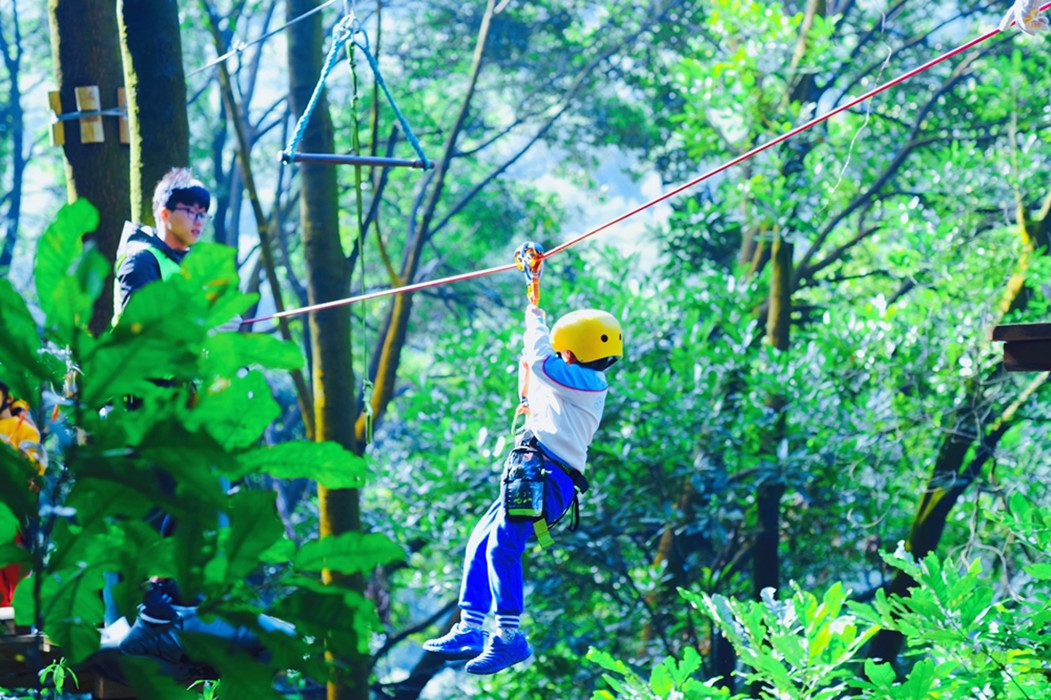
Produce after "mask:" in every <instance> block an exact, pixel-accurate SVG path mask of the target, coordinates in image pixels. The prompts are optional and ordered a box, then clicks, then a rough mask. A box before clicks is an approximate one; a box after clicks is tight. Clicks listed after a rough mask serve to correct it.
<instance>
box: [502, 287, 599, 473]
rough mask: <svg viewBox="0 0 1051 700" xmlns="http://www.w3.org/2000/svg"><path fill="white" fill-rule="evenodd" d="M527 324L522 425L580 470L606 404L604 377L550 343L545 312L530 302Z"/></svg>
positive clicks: (550, 451) (560, 458) (551, 452)
mask: <svg viewBox="0 0 1051 700" xmlns="http://www.w3.org/2000/svg"><path fill="white" fill-rule="evenodd" d="M525 327H526V330H525V349H524V351H523V358H524V360H525V362H526V364H527V365H528V367H529V382H528V387H527V389H526V397H527V398H528V400H529V415H528V416H527V417H526V428H527V429H528V430H531V431H532V432H533V434H534V435H535V436H536V439H537V441H538V442H539V443H540V446H541V447H542V448H543V450H544V452H546V453H547V454H548V455H549V456H550V457H552V458H554V459H556V460H558V461H559V462H562V463H563V464H565V465H567V466H569V467H572V468H573V469H576V470H578V471H579V472H580V473H581V474H583V473H584V470H585V469H586V468H587V462H588V446H589V445H590V444H591V440H592V438H593V437H594V436H595V431H596V430H598V425H599V421H600V420H601V419H602V409H603V408H604V407H605V405H606V393H607V392H608V391H609V385H608V384H607V383H606V376H605V375H604V374H603V373H602V372H599V371H596V370H593V369H588V368H586V367H582V366H581V365H579V364H572V365H570V364H567V363H566V362H565V361H563V360H562V358H560V357H559V356H558V355H557V354H556V353H555V350H554V348H552V347H551V332H550V331H549V330H548V328H547V324H545V323H544V312H543V311H541V310H540V309H538V308H537V307H535V306H533V305H532V304H530V305H529V306H528V307H527V308H526V314H525Z"/></svg>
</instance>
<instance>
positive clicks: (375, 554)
mask: <svg viewBox="0 0 1051 700" xmlns="http://www.w3.org/2000/svg"><path fill="white" fill-rule="evenodd" d="M404 556H405V552H404V551H403V550H402V548H401V547H399V546H398V545H397V544H395V543H394V542H392V541H391V540H390V538H389V537H387V536H386V535H382V534H378V533H369V534H364V533H361V532H347V533H344V534H342V535H333V536H330V537H322V538H321V539H318V540H311V541H310V542H307V543H306V544H304V545H303V546H302V547H300V548H299V552H297V553H296V560H295V566H296V569H298V570H300V571H321V570H322V569H332V570H333V571H339V572H341V573H344V574H353V573H358V572H360V571H369V570H371V569H373V568H374V567H376V566H380V565H383V564H389V563H390V562H392V561H398V560H400V559H402V558H403V557H404Z"/></svg>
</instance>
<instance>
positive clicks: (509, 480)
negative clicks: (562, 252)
mask: <svg viewBox="0 0 1051 700" xmlns="http://www.w3.org/2000/svg"><path fill="white" fill-rule="evenodd" d="M527 246H529V247H530V250H531V251H532V252H533V253H534V254H535V253H536V252H537V251H536V247H534V246H533V244H529V243H527V244H526V245H525V246H523V247H522V248H520V249H519V252H518V253H517V254H516V262H519V266H520V267H522V263H521V258H522V257H523V255H522V252H523V250H524V249H526V247H527ZM540 253H542V249H541V250H540ZM533 259H534V260H535V265H530V267H532V268H533V275H534V277H533V280H534V281H533V292H532V293H531V294H530V297H531V299H530V303H529V304H528V305H527V306H526V312H525V338H524V341H525V342H524V344H525V348H524V351H523V363H522V364H523V368H524V369H523V371H524V373H525V374H524V377H525V380H524V381H523V382H521V384H524V385H525V386H524V387H521V386H520V389H521V390H522V394H523V406H527V407H528V409H527V412H526V421H525V427H524V429H523V430H522V431H521V432H519V433H518V434H517V436H516V440H515V447H514V449H513V450H512V451H511V454H509V455H508V457H507V460H506V462H505V465H504V474H503V478H502V484H501V498H498V499H497V500H496V502H495V503H493V505H492V507H490V508H489V510H488V512H487V513H486V514H485V515H484V516H483V517H482V519H481V520H480V521H479V522H478V524H477V525H476V526H475V528H474V531H473V532H472V533H471V537H470V540H469V541H468V543H467V554H466V557H465V560H464V568H463V580H462V583H461V587H460V621H459V622H458V623H457V624H455V625H454V626H453V628H452V630H451V631H450V632H449V633H448V634H446V635H444V636H442V637H439V638H437V639H432V640H430V641H427V642H425V643H424V645H423V648H424V649H425V650H426V651H429V652H432V653H435V654H441V655H442V656H445V657H446V658H449V659H471V660H470V661H468V663H467V667H466V668H467V671H468V672H469V673H475V674H490V673H496V672H497V671H501V670H503V669H505V668H507V667H508V666H511V665H512V664H516V663H518V662H520V661H523V660H525V659H527V658H528V657H529V656H530V655H531V654H532V653H533V652H532V649H530V647H529V642H528V641H527V640H526V637H525V635H524V634H522V632H520V631H519V628H518V627H519V620H520V618H521V615H522V608H523V600H522V597H523V595H522V589H523V578H522V554H523V552H524V551H525V546H526V543H527V542H528V541H529V540H530V539H531V538H533V536H534V535H535V536H536V537H537V538H538V540H539V541H540V543H541V544H542V545H543V544H546V543H549V542H550V541H551V540H550V535H549V534H548V530H547V526H548V525H549V524H554V523H555V522H557V521H558V520H559V519H560V518H562V516H563V515H565V514H566V512H567V511H568V510H569V508H570V506H571V505H573V506H575V505H576V497H577V495H576V491H578V490H579V491H580V492H581V493H583V492H585V491H586V490H587V488H588V486H587V479H586V478H585V477H584V470H585V468H586V466H587V448H588V446H589V445H590V444H591V440H592V438H593V437H594V435H595V431H596V430H597V429H598V426H599V421H600V420H601V418H602V410H603V407H604V405H605V401H606V393H607V391H608V389H609V385H608V384H607V383H606V377H605V375H604V374H603V371H604V370H605V369H606V368H608V367H609V366H610V365H612V364H613V363H614V362H616V361H617V360H618V359H619V358H620V357H622V356H623V354H624V350H623V348H624V341H623V336H622V333H621V328H620V324H619V323H618V322H617V319H615V318H614V317H613V316H612V315H610V314H608V313H606V312H605V311H596V310H594V309H584V310H580V311H574V312H572V313H570V314H567V315H566V316H563V317H562V318H561V319H559V320H558V322H557V323H556V324H555V326H554V328H553V329H552V330H551V331H550V332H549V331H548V327H547V325H546V324H545V317H544V312H543V311H541V310H540V309H539V308H538V307H537V306H536V301H538V299H539V292H538V291H537V289H538V288H537V286H536V284H537V283H536V280H538V279H539V274H540V264H541V260H542V258H540V255H539V254H536V255H535V256H534V258H533ZM523 269H524V268H523ZM528 274H529V273H528V272H527V276H528ZM490 612H494V613H495V614H496V625H497V633H496V634H495V635H492V636H491V637H490V636H489V635H488V634H487V632H485V631H484V630H483V629H482V625H483V623H484V622H485V619H486V616H487V615H488V614H489V613H490Z"/></svg>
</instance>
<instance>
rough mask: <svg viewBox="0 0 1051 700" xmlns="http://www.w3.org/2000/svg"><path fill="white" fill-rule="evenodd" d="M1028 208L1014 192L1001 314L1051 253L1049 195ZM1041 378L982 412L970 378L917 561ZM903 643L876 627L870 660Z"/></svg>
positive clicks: (924, 518) (894, 591)
mask: <svg viewBox="0 0 1051 700" xmlns="http://www.w3.org/2000/svg"><path fill="white" fill-rule="evenodd" d="M1027 211H1028V207H1026V206H1023V204H1022V201H1021V196H1019V202H1018V230H1019V234H1020V236H1021V238H1022V249H1023V255H1022V259H1021V260H1020V261H1019V263H1018V272H1017V273H1016V274H1015V275H1014V276H1013V277H1012V279H1011V280H1010V281H1009V282H1008V284H1007V289H1006V290H1005V295H1004V299H1003V301H1002V304H1001V308H1000V310H999V311H1000V314H1001V318H1002V316H1003V315H1006V314H1007V313H1008V312H1010V311H1017V310H1020V309H1022V308H1024V306H1025V304H1026V300H1027V299H1028V298H1029V297H1030V294H1029V291H1028V286H1027V285H1026V271H1027V269H1028V268H1029V266H1030V265H1031V263H1032V259H1033V258H1034V257H1035V256H1037V255H1041V256H1046V255H1049V254H1051V195H1048V196H1047V197H1046V198H1045V200H1044V202H1043V206H1042V208H1041V212H1040V218H1039V219H1037V220H1030V219H1029V218H1028V216H1027V215H1026V212H1027ZM1002 372H1003V368H1002V366H998V367H997V368H996V369H995V370H994V373H995V374H996V375H999V374H1000V373H1002ZM991 379H992V381H990V380H987V381H986V382H985V384H989V383H992V384H995V383H998V382H997V381H996V377H995V376H994V377H993V378H991ZM1046 381H1047V376H1046V375H1041V376H1040V377H1038V378H1037V380H1035V381H1034V382H1033V383H1031V384H1030V385H1029V386H1028V387H1027V388H1026V389H1025V390H1024V391H1023V392H1022V394H1021V395H1020V396H1019V397H1018V398H1016V400H1015V401H1014V402H1012V404H1011V405H1010V406H1008V407H1007V408H1006V409H1004V410H1003V411H1001V412H996V411H992V410H986V409H987V408H988V407H987V406H986V405H985V402H984V401H982V397H981V396H980V394H981V391H982V386H983V383H982V382H979V381H978V380H973V379H972V380H971V381H970V382H968V384H967V387H966V389H965V390H964V393H965V394H966V395H967V396H969V397H973V398H972V399H971V400H967V401H961V402H960V404H959V408H957V409H956V411H955V413H954V415H953V416H952V425H953V429H951V430H949V431H948V432H947V434H946V436H945V438H944V440H943V441H942V444H941V446H940V447H939V449H938V456H937V458H936V459H935V461H934V467H933V468H932V469H931V475H930V477H929V478H928V480H927V488H926V489H925V490H924V492H923V496H922V497H921V498H920V504H919V507H918V508H917V509H916V515H915V517H914V518H913V521H912V527H911V528H910V529H909V536H908V538H907V540H906V547H907V548H908V551H909V552H910V553H911V554H912V556H914V557H916V558H917V559H919V558H921V557H924V556H926V555H928V554H930V553H931V552H933V551H934V550H935V549H936V548H937V547H938V543H939V542H941V537H942V533H944V531H945V525H946V524H947V523H948V521H949V513H951V512H952V509H953V507H954V506H955V505H956V502H957V500H959V498H960V496H961V495H963V493H964V491H966V489H967V488H968V487H969V486H970V485H971V482H973V481H974V480H975V479H976V478H978V476H979V475H980V474H981V469H982V467H983V466H984V464H985V462H986V461H987V460H988V458H989V456H990V455H992V454H993V451H994V450H995V448H996V446H997V444H998V443H999V440H1000V438H1001V437H1002V436H1003V435H1004V433H1005V432H1006V431H1007V430H1008V429H1009V428H1010V427H1011V425H1012V424H1013V420H1014V418H1015V414H1016V411H1017V410H1018V408H1019V406H1020V405H1021V403H1023V402H1024V399H1025V398H1026V397H1028V396H1030V395H1031V394H1032V393H1033V392H1035V391H1036V390H1037V389H1038V388H1039V386H1040V385H1042V384H1043V383H1044V382H1046ZM975 443H978V448H977V450H976V451H975V453H974V456H973V457H972V458H971V461H970V462H967V461H966V458H967V455H968V454H969V451H970V449H971V447H972V446H973V445H974V444H975ZM915 584H916V582H915V581H913V580H912V578H911V577H910V576H908V575H906V574H904V573H903V572H901V571H898V572H897V573H896V574H895V576H894V578H893V579H892V580H891V582H890V584H889V585H888V586H887V593H889V594H891V595H899V596H905V595H908V593H909V590H910V589H911V588H912V587H913V586H914V585H915ZM902 642H903V638H902V636H901V634H900V633H898V632H893V631H890V630H880V632H879V633H878V634H877V635H876V636H875V637H873V638H872V641H871V642H870V643H869V647H868V650H867V655H868V657H869V658H873V659H880V660H883V661H890V662H894V661H896V660H897V657H898V653H899V652H900V651H901V645H902Z"/></svg>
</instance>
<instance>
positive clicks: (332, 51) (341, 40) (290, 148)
mask: <svg viewBox="0 0 1051 700" xmlns="http://www.w3.org/2000/svg"><path fill="white" fill-rule="evenodd" d="M356 33H360V34H361V36H362V37H364V43H362V42H359V41H355V42H354V45H355V46H357V47H358V48H360V49H361V50H362V51H363V52H364V53H365V59H366V60H367V61H368V62H369V67H371V68H372V73H373V75H375V76H376V82H377V83H379V86H380V87H381V88H383V93H384V94H385V95H386V96H387V101H388V102H390V106H391V108H392V109H394V114H395V115H397V117H398V123H399V124H401V129H402V131H403V132H404V133H405V138H406V139H408V141H409V143H410V144H411V145H412V149H413V150H414V151H416V155H417V156H419V158H420V160H421V161H422V162H423V168H424V170H428V169H430V167H431V162H430V161H429V160H428V159H427V156H425V155H424V154H423V147H422V146H421V145H420V142H419V140H418V139H417V138H416V135H415V134H413V133H412V128H411V127H410V126H409V122H408V120H407V119H405V115H404V114H402V113H401V110H400V109H398V105H397V104H396V103H395V102H394V96H393V95H392V94H391V92H390V90H389V89H388V88H387V82H386V81H385V80H384V79H383V74H381V73H380V66H379V63H377V61H376V59H375V57H373V55H372V52H370V51H369V37H368V35H367V34H365V32H364V30H362V29H361V28H360V27H358V26H357V21H356V20H355V18H354V15H353V14H350V15H346V16H345V17H344V18H343V19H341V20H340V21H339V22H338V23H337V24H336V26H335V27H334V28H333V29H332V46H330V47H329V50H328V56H326V57H325V65H324V66H323V67H322V69H321V76H320V77H319V78H318V81H317V85H315V86H314V94H313V95H311V96H310V102H309V103H307V108H306V109H305V110H303V114H302V115H301V116H300V117H299V121H298V122H296V130H295V133H293V134H292V138H291V139H289V141H288V145H287V146H285V150H284V151H282V152H281V160H282V161H284V162H291V161H292V158H293V156H294V155H295V153H296V147H297V146H298V145H299V141H300V139H302V138H303V133H304V132H305V131H306V129H307V123H309V122H310V115H312V114H313V113H314V107H316V106H317V103H318V100H320V99H321V92H322V91H323V90H324V89H325V81H326V80H328V76H329V73H331V72H332V69H333V68H335V67H336V63H337V61H339V52H340V50H342V48H343V47H344V46H346V44H347V42H348V41H350V39H351V38H352V37H353V36H354V34H356Z"/></svg>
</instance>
